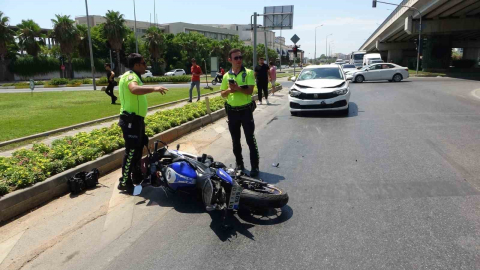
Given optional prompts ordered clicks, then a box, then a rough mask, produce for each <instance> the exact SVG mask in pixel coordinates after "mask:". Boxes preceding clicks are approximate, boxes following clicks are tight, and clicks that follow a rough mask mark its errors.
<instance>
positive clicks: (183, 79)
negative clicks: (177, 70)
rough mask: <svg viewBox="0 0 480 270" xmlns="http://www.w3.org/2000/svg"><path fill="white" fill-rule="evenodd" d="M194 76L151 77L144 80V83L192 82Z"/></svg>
mask: <svg viewBox="0 0 480 270" xmlns="http://www.w3.org/2000/svg"><path fill="white" fill-rule="evenodd" d="M191 79H192V76H190V75H182V76H160V77H149V78H145V79H142V80H143V82H144V83H158V82H190V81H191Z"/></svg>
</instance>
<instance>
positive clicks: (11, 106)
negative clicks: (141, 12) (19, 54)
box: [0, 86, 219, 141]
mask: <svg viewBox="0 0 480 270" xmlns="http://www.w3.org/2000/svg"><path fill="white" fill-rule="evenodd" d="M188 89H189V88H171V89H170V90H169V91H168V94H167V95H163V96H162V95H161V94H159V93H152V94H149V95H148V106H153V105H157V104H163V103H167V102H171V101H175V100H179V99H183V98H187V97H188ZM218 90H219V86H216V87H214V90H213V91H218ZM211 92H212V91H211V90H206V89H201V93H202V94H207V93H211ZM115 95H116V96H118V91H115ZM194 97H196V90H194ZM117 103H120V100H118V101H117ZM0 108H2V117H1V118H0V141H8V140H12V139H15V138H20V137H24V136H28V135H33V134H36V133H40V132H45V131H49V130H53V129H57V128H61V127H66V126H70V125H74V124H79V123H82V122H86V121H91V120H95V119H99V118H102V117H107V116H112V115H116V114H119V113H120V105H111V104H110V97H109V96H107V95H106V94H105V93H104V92H101V91H72V92H38V93H33V95H31V94H30V93H15V94H0Z"/></svg>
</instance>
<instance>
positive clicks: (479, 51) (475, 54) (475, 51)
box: [463, 47, 480, 68]
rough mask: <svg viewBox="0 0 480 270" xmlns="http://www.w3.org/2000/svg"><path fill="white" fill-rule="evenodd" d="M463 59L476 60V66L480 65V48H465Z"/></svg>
mask: <svg viewBox="0 0 480 270" xmlns="http://www.w3.org/2000/svg"><path fill="white" fill-rule="evenodd" d="M463 59H471V60H475V67H477V68H478V67H480V48H473V47H470V48H463Z"/></svg>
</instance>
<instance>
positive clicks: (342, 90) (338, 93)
mask: <svg viewBox="0 0 480 270" xmlns="http://www.w3.org/2000/svg"><path fill="white" fill-rule="evenodd" d="M333 93H335V94H337V95H339V96H342V95H345V94H346V93H348V88H344V89H338V90H336V91H334V92H333Z"/></svg>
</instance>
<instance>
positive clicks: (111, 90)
mask: <svg viewBox="0 0 480 270" xmlns="http://www.w3.org/2000/svg"><path fill="white" fill-rule="evenodd" d="M114 87H115V85H114V84H113V82H109V83H108V86H107V89H105V94H107V95H109V96H110V97H111V98H112V103H115V100H116V99H117V97H116V96H115V95H114V94H113V88H114Z"/></svg>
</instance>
